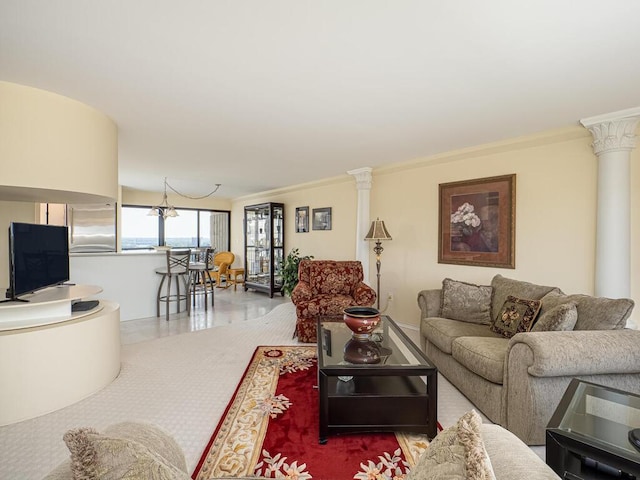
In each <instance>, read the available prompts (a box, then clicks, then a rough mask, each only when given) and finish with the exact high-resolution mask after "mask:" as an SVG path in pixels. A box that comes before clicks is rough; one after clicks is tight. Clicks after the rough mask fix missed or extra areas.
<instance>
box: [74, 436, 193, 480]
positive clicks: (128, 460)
mask: <svg viewBox="0 0 640 480" xmlns="http://www.w3.org/2000/svg"><path fill="white" fill-rule="evenodd" d="M63 440H64V442H65V443H66V444H67V447H68V448H69V451H70V452H71V471H72V473H73V478H75V479H82V480H94V479H95V480H98V479H101V480H119V479H122V478H145V479H148V480H190V479H191V477H190V476H189V474H188V473H186V472H185V471H182V470H181V469H180V468H178V467H177V466H175V465H173V464H172V463H171V462H170V461H168V460H167V459H166V458H164V457H163V456H162V455H160V454H159V453H157V452H154V451H152V450H151V449H150V448H148V447H146V446H144V445H143V444H141V443H139V442H137V441H135V440H131V439H127V438H118V437H114V436H111V435H107V434H100V433H98V432H97V431H96V430H94V429H92V428H77V429H73V430H69V431H68V432H67V433H65V434H64V436H63Z"/></svg>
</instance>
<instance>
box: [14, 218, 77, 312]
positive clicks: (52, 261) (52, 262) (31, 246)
mask: <svg viewBox="0 0 640 480" xmlns="http://www.w3.org/2000/svg"><path fill="white" fill-rule="evenodd" d="M9 269H10V271H9V291H8V292H7V297H8V298H11V299H14V300H15V299H17V297H18V296H19V295H24V294H26V293H31V292H35V291H36V290H40V289H42V288H46V287H50V286H53V285H58V284H61V283H64V282H66V281H68V280H69V232H68V229H67V227H61V226H57V225H36V224H31V223H18V222H12V223H11V225H10V226H9Z"/></svg>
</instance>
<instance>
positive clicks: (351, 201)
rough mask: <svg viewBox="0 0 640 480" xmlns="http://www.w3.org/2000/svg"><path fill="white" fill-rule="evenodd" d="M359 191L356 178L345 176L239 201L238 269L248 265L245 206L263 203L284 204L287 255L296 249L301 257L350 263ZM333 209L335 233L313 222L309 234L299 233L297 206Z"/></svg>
mask: <svg viewBox="0 0 640 480" xmlns="http://www.w3.org/2000/svg"><path fill="white" fill-rule="evenodd" d="M357 198H358V196H357V191H356V189H355V182H354V180H353V178H352V177H350V176H347V175H345V176H344V177H338V178H334V179H330V180H325V181H321V182H316V183H310V184H305V185H298V186H295V187H292V188H285V189H282V190H279V191H274V192H269V193H267V194H264V195H252V196H247V197H242V198H239V199H236V200H235V201H234V202H233V207H232V210H231V249H232V251H233V253H234V254H235V255H236V261H235V265H236V266H243V265H244V238H243V236H242V232H243V230H244V229H243V219H244V207H245V206H246V205H254V204H258V203H263V202H279V203H284V211H285V227H284V233H285V242H284V244H285V255H286V254H288V253H289V252H290V251H291V250H292V249H293V248H298V249H299V250H300V255H313V256H314V257H315V258H317V259H333V260H347V259H351V258H354V257H355V251H356V244H355V242H356V237H355V235H356V208H355V206H356V202H357ZM305 206H308V207H309V215H310V216H311V212H312V210H313V209H314V208H324V207H331V216H332V219H331V230H313V229H312V228H311V219H309V229H310V231H309V232H306V233H296V231H295V214H296V207H305Z"/></svg>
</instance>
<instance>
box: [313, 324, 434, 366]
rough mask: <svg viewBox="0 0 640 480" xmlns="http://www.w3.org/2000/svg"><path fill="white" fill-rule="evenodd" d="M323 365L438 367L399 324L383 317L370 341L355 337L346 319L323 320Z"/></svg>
mask: <svg viewBox="0 0 640 480" xmlns="http://www.w3.org/2000/svg"><path fill="white" fill-rule="evenodd" d="M319 330H320V331H319V335H318V352H319V358H318V361H319V367H320V368H322V369H327V368H332V367H335V368H341V369H344V368H347V367H349V368H385V367H386V368H390V367H398V368H411V367H416V368H422V369H424V368H435V367H434V366H433V365H432V364H431V363H430V362H429V360H428V359H427V358H426V357H425V355H424V354H423V353H422V352H421V351H420V350H419V349H418V348H417V347H416V345H415V344H414V343H413V342H412V341H411V340H410V339H409V338H408V337H407V336H406V334H405V333H404V332H403V331H402V330H401V329H400V328H399V327H398V325H397V324H396V323H395V322H394V321H393V320H392V319H391V318H390V317H388V316H386V315H383V316H381V321H380V324H379V325H378V327H377V328H376V329H375V330H374V331H373V333H372V334H371V336H370V339H369V340H366V341H362V340H357V339H355V338H353V336H352V332H351V330H350V329H349V327H347V325H346V324H345V323H344V322H342V321H320V329H319Z"/></svg>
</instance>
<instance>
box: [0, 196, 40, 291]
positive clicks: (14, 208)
mask: <svg viewBox="0 0 640 480" xmlns="http://www.w3.org/2000/svg"><path fill="white" fill-rule="evenodd" d="M37 212H38V205H36V204H35V203H30V202H3V201H0V300H1V299H3V298H4V294H5V290H6V289H7V288H8V287H9V224H10V223H11V222H25V223H35V222H37Z"/></svg>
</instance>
